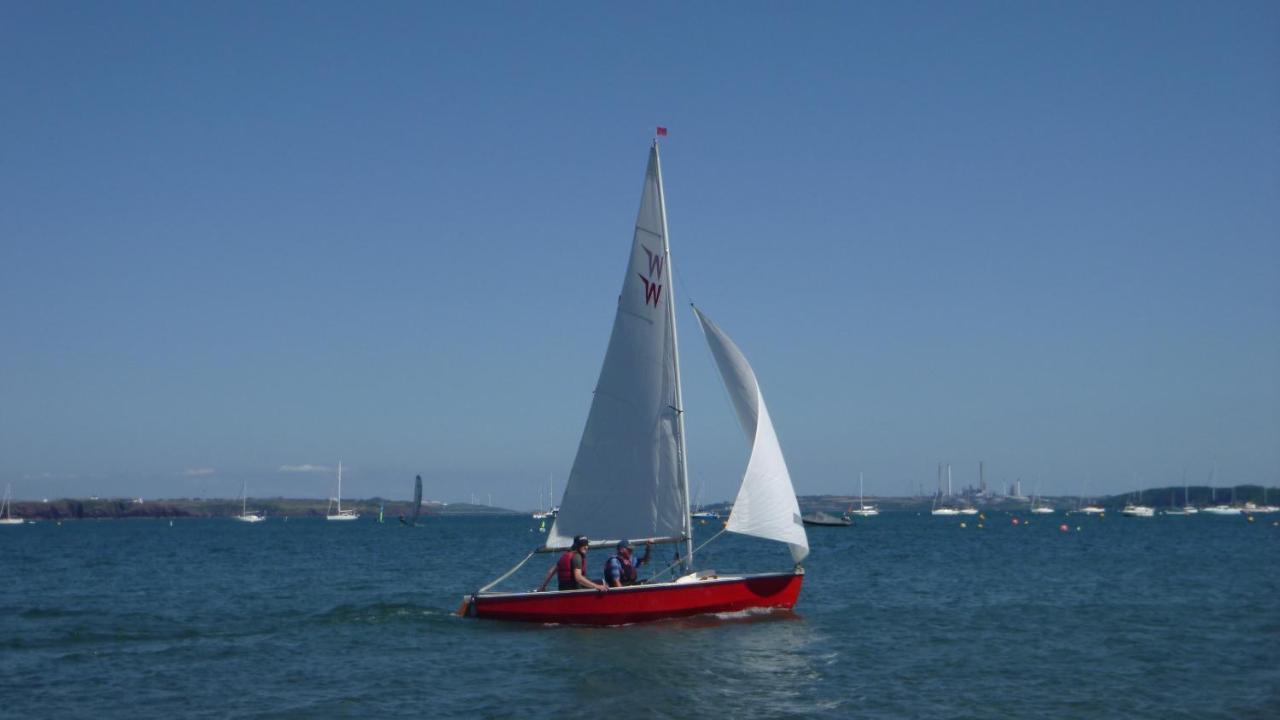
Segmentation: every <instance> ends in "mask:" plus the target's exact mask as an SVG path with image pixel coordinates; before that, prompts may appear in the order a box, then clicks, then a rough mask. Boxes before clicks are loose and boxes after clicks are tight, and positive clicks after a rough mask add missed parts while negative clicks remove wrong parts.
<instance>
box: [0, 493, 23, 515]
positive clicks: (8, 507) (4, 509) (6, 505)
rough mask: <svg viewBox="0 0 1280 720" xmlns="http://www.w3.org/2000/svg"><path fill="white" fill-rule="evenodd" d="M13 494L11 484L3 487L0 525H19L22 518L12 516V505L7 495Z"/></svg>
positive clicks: (0, 504) (0, 503)
mask: <svg viewBox="0 0 1280 720" xmlns="http://www.w3.org/2000/svg"><path fill="white" fill-rule="evenodd" d="M12 492H13V483H9V484H7V485H5V486H4V500H3V502H0V525H21V524H22V518H16V517H14V516H13V504H12V502H11V500H10V497H9V495H10V494H11V493H12Z"/></svg>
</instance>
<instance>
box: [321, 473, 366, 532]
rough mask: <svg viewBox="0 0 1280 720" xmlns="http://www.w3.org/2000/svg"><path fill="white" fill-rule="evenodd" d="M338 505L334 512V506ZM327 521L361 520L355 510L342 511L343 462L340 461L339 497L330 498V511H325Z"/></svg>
mask: <svg viewBox="0 0 1280 720" xmlns="http://www.w3.org/2000/svg"><path fill="white" fill-rule="evenodd" d="M335 503H337V511H336V512H335V511H334V504H335ZM324 519H325V520H335V521H350V520H359V519H360V513H358V512H356V511H355V510H343V509H342V461H341V460H339V461H338V496H337V497H336V498H329V509H328V510H326V511H325V515H324Z"/></svg>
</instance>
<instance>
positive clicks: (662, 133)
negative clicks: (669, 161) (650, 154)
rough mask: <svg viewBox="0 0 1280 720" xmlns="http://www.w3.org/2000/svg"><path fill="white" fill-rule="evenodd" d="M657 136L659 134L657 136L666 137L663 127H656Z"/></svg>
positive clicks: (665, 130)
mask: <svg viewBox="0 0 1280 720" xmlns="http://www.w3.org/2000/svg"><path fill="white" fill-rule="evenodd" d="M658 134H659V135H661V136H662V137H666V136H667V129H666V128H664V127H662V126H661V125H659V126H658Z"/></svg>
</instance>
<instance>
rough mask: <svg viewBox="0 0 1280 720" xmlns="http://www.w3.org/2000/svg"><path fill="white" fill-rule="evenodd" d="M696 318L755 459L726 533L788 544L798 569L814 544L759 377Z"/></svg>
mask: <svg viewBox="0 0 1280 720" xmlns="http://www.w3.org/2000/svg"><path fill="white" fill-rule="evenodd" d="M693 312H694V313H695V314H696V315H697V316H698V322H699V323H701V325H702V332H703V334H704V335H705V336H706V338H707V344H709V345H710V346H711V355H712V356H713V357H714V358H715V360H716V367H717V368H719V370H720V377H721V378H722V379H723V380H724V386H725V389H726V390H728V391H729V397H730V399H731V400H732V401H733V407H734V409H735V410H736V411H737V412H738V420H739V422H741V423H742V429H743V431H744V432H745V433H746V434H747V443H748V444H750V445H751V459H750V460H748V461H747V471H746V474H745V475H744V476H743V478H742V486H741V487H740V488H739V489H738V497H737V499H736V500H734V502H733V512H732V513H730V514H729V523H728V525H726V529H727V530H729V531H730V532H736V533H741V534H743V535H753V536H755V537H760V538H765V539H767V540H776V541H778V542H784V543H787V545H788V546H789V547H790V548H791V557H792V559H794V560H795V561H796V562H797V563H798V562H800V561H801V560H803V559H804V558H805V556H806V555H808V554H809V540H808V538H807V537H806V536H805V532H804V522H803V521H802V520H801V519H800V504H799V503H798V502H796V493H795V489H794V488H793V487H792V485H791V474H790V473H788V472H787V462H786V460H785V459H783V457H782V447H781V446H780V445H779V444H778V436H777V434H776V433H775V432H774V430H773V422H772V421H770V419H769V410H768V408H766V407H765V404H764V395H762V394H761V393H760V385H759V383H757V382H756V375H755V373H754V372H752V370H751V365H749V364H748V363H747V359H746V358H745V357H744V356H743V355H742V351H741V350H739V349H738V346H737V345H734V343H733V341H732V340H730V339H729V336H728V335H725V334H724V332H723V331H722V330H721V329H720V328H718V327H716V325H715V323H713V322H711V321H710V320H709V319H707V316H705V315H703V314H702V311H700V310H698V309H697V308H694V309H693Z"/></svg>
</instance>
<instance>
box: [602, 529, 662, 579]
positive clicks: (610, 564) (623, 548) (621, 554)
mask: <svg viewBox="0 0 1280 720" xmlns="http://www.w3.org/2000/svg"><path fill="white" fill-rule="evenodd" d="M652 551H653V541H652V540H650V541H649V542H646V543H645V544H644V557H642V558H640V559H639V560H638V561H633V560H632V554H631V553H632V551H631V541H630V540H619V541H618V552H617V553H616V554H615V555H614V556H613V557H611V558H609V559H608V560H606V561H605V563H604V584H605V585H609V586H611V587H623V586H626V585H635V584H636V581H637V580H638V579H639V577H640V574H639V573H638V572H636V568H638V567H640V566H641V565H644V564H645V563H647V562H649V553H650V552H652Z"/></svg>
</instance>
